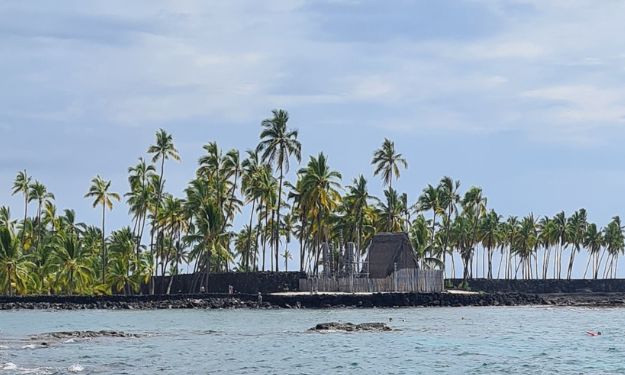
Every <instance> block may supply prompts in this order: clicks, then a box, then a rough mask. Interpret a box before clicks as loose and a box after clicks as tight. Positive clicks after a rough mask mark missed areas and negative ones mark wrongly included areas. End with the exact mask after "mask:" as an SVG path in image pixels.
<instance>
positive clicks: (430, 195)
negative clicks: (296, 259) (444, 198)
mask: <svg viewBox="0 0 625 375" xmlns="http://www.w3.org/2000/svg"><path fill="white" fill-rule="evenodd" d="M415 209H416V210H417V211H418V212H423V211H427V210H432V229H431V230H430V233H431V236H432V238H431V239H430V242H431V243H434V233H435V228H436V215H437V214H443V212H444V211H443V206H442V204H441V190H440V189H437V188H435V187H434V186H432V185H429V184H428V186H427V187H426V188H425V189H423V193H421V195H420V196H419V199H418V200H417V204H415ZM442 254H444V252H443V253H442Z"/></svg>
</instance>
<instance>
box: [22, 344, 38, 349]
mask: <svg viewBox="0 0 625 375" xmlns="http://www.w3.org/2000/svg"><path fill="white" fill-rule="evenodd" d="M37 346H38V345H35V344H28V345H24V346H22V349H35V348H36V347H37Z"/></svg>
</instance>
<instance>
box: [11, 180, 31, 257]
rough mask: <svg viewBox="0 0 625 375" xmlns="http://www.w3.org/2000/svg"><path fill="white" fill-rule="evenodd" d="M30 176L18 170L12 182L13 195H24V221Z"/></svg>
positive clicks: (26, 215) (26, 213)
mask: <svg viewBox="0 0 625 375" xmlns="http://www.w3.org/2000/svg"><path fill="white" fill-rule="evenodd" d="M31 180H32V178H31V177H30V176H29V175H28V174H27V173H26V170H23V171H19V172H18V173H17V176H16V177H15V181H14V182H13V195H15V194H18V193H21V194H22V195H23V196H24V221H23V222H22V223H24V224H26V218H27V217H28V194H29V192H30V183H31ZM21 241H22V246H24V229H23V228H22V238H21Z"/></svg>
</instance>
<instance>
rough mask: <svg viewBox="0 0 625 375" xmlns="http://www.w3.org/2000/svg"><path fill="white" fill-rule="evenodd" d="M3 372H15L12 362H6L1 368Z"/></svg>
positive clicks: (14, 365)
mask: <svg viewBox="0 0 625 375" xmlns="http://www.w3.org/2000/svg"><path fill="white" fill-rule="evenodd" d="M2 369H3V370H17V365H16V364H15V363H12V362H7V363H5V364H4V366H2Z"/></svg>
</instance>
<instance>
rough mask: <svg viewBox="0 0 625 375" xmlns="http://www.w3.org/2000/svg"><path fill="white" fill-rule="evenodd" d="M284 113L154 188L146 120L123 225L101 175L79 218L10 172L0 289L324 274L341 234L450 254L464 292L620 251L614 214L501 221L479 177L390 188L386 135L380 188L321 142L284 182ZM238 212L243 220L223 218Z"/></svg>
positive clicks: (164, 148) (361, 242) (2, 218)
mask: <svg viewBox="0 0 625 375" xmlns="http://www.w3.org/2000/svg"><path fill="white" fill-rule="evenodd" d="M288 121H289V115H288V112H286V111H284V110H274V111H273V112H272V116H271V117H270V118H268V119H266V120H264V121H263V122H262V124H261V127H262V129H261V134H260V140H259V144H258V146H257V147H255V148H253V150H248V151H246V153H245V154H244V157H243V159H242V160H241V154H240V153H239V151H238V150H236V149H230V150H222V149H221V148H220V147H219V145H218V144H217V142H208V143H207V144H206V145H204V146H203V151H204V153H203V154H202V155H201V157H200V158H199V160H198V166H197V170H196V173H195V176H194V177H193V179H192V180H191V181H189V183H188V185H187V187H186V189H185V190H184V195H183V196H182V197H176V196H174V195H172V194H171V193H170V192H167V191H166V189H165V174H164V169H165V162H166V160H176V161H179V160H180V154H179V153H178V150H177V149H176V147H175V145H174V142H173V137H172V136H171V135H170V134H169V133H167V132H166V131H165V130H163V129H160V130H159V131H158V132H157V133H156V140H155V143H154V144H153V145H152V146H150V147H149V148H148V154H150V156H151V157H150V158H147V159H146V158H144V157H140V158H139V160H138V162H137V163H136V164H135V165H133V166H131V167H130V168H128V191H127V192H126V193H125V194H124V197H125V199H126V203H127V206H128V209H129V217H130V220H129V226H125V227H122V228H116V229H115V230H113V231H108V232H107V230H106V229H107V228H106V213H107V212H108V210H111V209H113V203H114V202H116V201H119V200H120V199H121V196H120V195H119V194H117V193H115V192H113V191H111V186H112V182H111V181H108V180H105V179H103V178H101V177H100V176H96V177H95V178H93V179H92V181H91V184H90V186H89V190H88V192H87V194H86V195H85V197H86V198H89V199H90V200H91V203H92V204H93V207H95V208H98V209H101V215H102V221H101V223H98V224H97V225H87V224H85V223H81V222H79V221H78V220H77V217H76V213H75V212H74V211H73V210H67V209H66V210H61V209H57V206H56V205H55V201H54V199H55V197H54V195H53V194H52V193H51V192H49V191H48V189H47V187H46V186H45V185H44V184H42V183H41V182H39V181H37V180H33V179H32V177H31V176H29V175H28V174H27V172H26V171H20V172H18V174H17V176H16V178H15V180H14V182H13V185H12V189H11V191H12V193H13V194H14V195H17V196H18V197H20V198H23V204H24V207H23V208H24V209H23V217H22V212H21V210H20V213H19V216H20V218H19V219H16V218H13V217H12V216H11V214H12V212H11V210H9V209H8V207H2V206H0V293H3V294H9V295H13V294H37V293H39V294H48V293H53V294H86V295H92V294H110V293H123V294H133V293H138V292H139V290H140V288H141V286H142V285H150V286H153V283H151V277H152V276H158V275H163V276H164V275H169V276H171V277H172V279H175V278H176V277H177V276H178V275H179V274H181V273H183V272H186V271H187V270H189V271H191V272H198V273H200V274H201V275H206V274H208V273H210V272H227V271H233V270H234V271H239V272H249V271H256V270H267V269H270V270H278V269H280V266H281V265H283V266H284V269H289V264H290V262H291V261H292V260H294V259H296V260H298V261H299V264H300V270H302V271H308V272H311V273H318V272H319V271H320V269H322V270H323V267H324V266H325V267H330V266H331V267H333V268H332V269H328V270H324V271H332V272H341V271H344V270H345V269H344V268H343V269H341V267H342V263H343V261H344V258H345V254H344V253H343V252H342V250H343V249H345V248H346V247H347V244H348V243H354V244H355V245H356V248H357V249H358V252H357V254H355V256H356V260H358V259H360V260H362V257H363V256H366V251H367V246H368V245H369V243H370V242H371V239H372V238H373V236H374V235H375V234H376V233H380V232H402V231H403V232H406V233H408V235H409V238H410V242H411V244H412V247H413V249H414V255H415V257H416V259H418V261H419V264H420V266H421V267H422V268H425V269H443V270H445V271H446V273H447V275H448V276H452V278H455V277H456V267H455V262H456V261H457V260H459V261H460V262H461V266H462V271H463V272H462V278H463V279H464V281H463V282H462V283H461V284H460V285H459V287H460V288H461V289H465V290H470V287H469V283H468V280H470V279H471V278H473V277H478V276H480V274H481V276H482V277H486V278H496V277H503V278H518V277H521V278H526V279H529V278H548V277H553V278H561V277H568V278H570V277H571V274H572V268H573V264H574V262H575V258H576V256H577V254H579V253H580V252H582V251H585V252H586V254H588V257H589V260H588V264H587V266H586V269H587V271H589V272H588V274H589V275H590V276H591V277H593V278H598V277H606V278H608V277H616V274H617V264H618V257H619V256H620V254H622V253H623V252H624V251H625V236H624V234H623V226H622V224H621V220H620V218H619V217H618V216H615V217H614V218H613V219H612V221H610V223H608V224H607V225H606V226H605V227H603V228H602V227H600V226H598V225H597V224H595V223H591V222H589V220H588V215H587V212H586V210H584V209H579V210H577V211H575V212H573V213H572V214H571V215H570V216H568V217H567V215H566V214H565V213H564V212H560V213H557V214H556V215H554V216H553V217H547V216H545V217H538V216H534V215H533V214H532V213H530V214H528V215H526V216H524V217H519V218H517V217H514V216H511V217H507V218H504V217H503V216H501V215H499V214H498V213H497V212H495V211H494V210H493V209H490V208H489V207H488V200H487V199H486V197H485V195H484V193H483V191H482V189H481V188H479V187H470V188H469V189H468V190H466V191H465V192H464V194H461V191H460V182H459V181H455V180H453V179H452V178H450V177H447V176H446V177H443V178H442V179H441V180H440V181H439V183H438V184H428V185H427V186H426V187H425V188H424V189H423V190H419V189H416V188H415V189H414V190H413V192H417V193H418V195H414V196H411V195H409V194H408V193H405V192H400V191H397V190H396V189H395V188H393V181H396V180H397V179H398V178H399V177H400V172H401V170H402V169H403V168H406V167H407V165H408V164H407V162H406V160H405V159H404V158H403V157H402V154H401V153H399V152H397V150H396V149H395V144H394V143H393V142H392V141H390V140H388V139H385V140H384V142H383V144H382V146H381V148H380V149H378V150H376V151H375V152H374V155H373V159H372V161H371V163H372V164H373V167H374V175H376V176H377V175H380V176H381V177H382V180H383V183H384V185H386V186H385V190H384V193H383V196H381V197H374V196H372V195H371V194H370V193H369V184H368V181H367V180H366V179H365V177H364V176H362V175H360V176H358V177H356V178H354V179H353V180H352V182H351V184H349V185H347V186H345V187H344V186H343V185H342V181H341V180H342V175H341V173H340V172H339V171H337V170H335V169H334V168H332V167H331V166H330V163H329V161H328V158H327V156H326V155H325V154H324V153H319V154H317V155H316V156H312V157H310V159H309V160H308V162H307V163H306V164H305V165H304V166H303V167H300V168H299V170H298V171H297V173H296V174H295V176H294V180H293V181H288V178H289V177H290V176H289V174H288V171H289V167H290V163H291V162H293V161H297V162H298V163H299V162H300V159H301V152H302V151H301V147H302V146H301V144H300V142H299V140H298V136H299V133H298V132H297V130H293V129H290V128H289V127H288V126H287V124H288ZM33 208H34V210H33ZM29 209H30V214H29ZM241 213H246V217H245V218H243V220H244V221H245V223H244V224H242V225H241V226H240V227H238V228H235V226H234V223H235V222H238V220H237V216H238V215H240V214H241ZM247 215H249V216H247ZM295 243H296V244H297V245H295ZM325 243H327V244H328V247H329V249H330V251H328V252H326V254H324V252H323V251H322V248H324V247H323V245H324V244H325ZM267 253H268V254H267ZM497 253H498V254H499V255H498V258H499V262H498V264H497V262H493V256H494V255H495V254H497ZM564 254H567V255H568V259H564ZM324 256H325V257H328V259H324ZM298 258H299V259H298ZM267 260H268V261H269V264H266V263H267ZM541 262H542V264H540V263H541ZM562 265H564V267H565V268H566V271H565V272H563V271H562ZM480 271H481V272H480ZM202 280H204V281H198V282H205V280H207V278H202ZM447 286H451V285H449V283H447ZM164 287H165V288H166V289H165V290H167V289H169V286H164Z"/></svg>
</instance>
